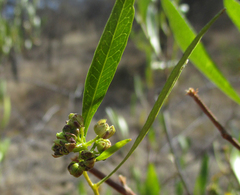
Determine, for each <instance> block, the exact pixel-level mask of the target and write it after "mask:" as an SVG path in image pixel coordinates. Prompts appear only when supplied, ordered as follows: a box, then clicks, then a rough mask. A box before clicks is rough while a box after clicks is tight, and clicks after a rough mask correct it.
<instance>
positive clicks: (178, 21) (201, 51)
mask: <svg viewBox="0 0 240 195" xmlns="http://www.w3.org/2000/svg"><path fill="white" fill-rule="evenodd" d="M161 3H162V6H163V9H164V12H165V13H166V15H167V18H168V20H169V23H170V26H171V30H172V31H173V34H174V37H175V40H176V41H177V43H178V45H179V47H180V48H181V50H183V51H185V50H186V49H187V47H188V45H189V44H190V43H191V41H192V40H193V39H194V37H195V33H194V31H193V30H192V28H191V26H190V24H188V23H187V20H186V19H184V18H183V16H182V15H181V14H180V12H179V11H178V10H177V9H176V7H175V6H174V5H173V3H172V2H171V1H170V0H162V1H161ZM189 59H190V60H191V62H192V63H193V64H194V65H195V66H196V67H197V68H198V69H199V70H200V71H201V72H202V73H203V74H204V75H205V76H206V77H207V78H208V79H209V80H210V81H212V82H213V83H215V85H216V86H217V87H218V88H219V89H221V90H222V91H223V92H224V93H225V94H226V95H228V96H229V97H230V98H231V99H233V100H234V101H236V102H237V103H238V104H240V97H239V95H238V94H237V93H236V91H235V90H234V89H233V87H232V86H231V85H230V83H229V82H228V81H227V80H226V79H225V77H224V76H223V74H222V73H221V72H220V71H219V70H218V68H217V67H216V65H215V64H214V62H213V61H212V60H211V58H210V57H209V55H208V54H207V51H206V50H205V48H204V46H203V44H202V43H199V44H198V45H197V47H196V48H195V49H194V51H193V53H192V54H191V56H190V57H189Z"/></svg>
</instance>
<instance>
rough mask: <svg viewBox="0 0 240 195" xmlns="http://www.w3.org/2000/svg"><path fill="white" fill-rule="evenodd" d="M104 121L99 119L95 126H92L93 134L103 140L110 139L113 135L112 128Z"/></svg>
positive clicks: (113, 129) (113, 130)
mask: <svg viewBox="0 0 240 195" xmlns="http://www.w3.org/2000/svg"><path fill="white" fill-rule="evenodd" d="M106 121H107V120H106V119H101V120H100V121H98V122H97V124H96V125H95V126H94V131H95V133H96V134H97V135H98V136H99V137H101V138H104V139H107V138H110V137H111V136H112V135H113V134H114V133H115V128H114V126H111V127H109V125H108V124H107V123H106Z"/></svg>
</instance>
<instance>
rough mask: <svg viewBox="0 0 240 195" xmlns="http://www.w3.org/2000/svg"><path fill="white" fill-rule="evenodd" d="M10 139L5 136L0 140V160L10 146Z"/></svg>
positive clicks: (0, 160)
mask: <svg viewBox="0 0 240 195" xmlns="http://www.w3.org/2000/svg"><path fill="white" fill-rule="evenodd" d="M10 143H11V140H10V139H9V138H6V139H4V140H1V142H0V162H2V160H3V159H4V157H5V155H6V153H7V150H8V148H9V146H10Z"/></svg>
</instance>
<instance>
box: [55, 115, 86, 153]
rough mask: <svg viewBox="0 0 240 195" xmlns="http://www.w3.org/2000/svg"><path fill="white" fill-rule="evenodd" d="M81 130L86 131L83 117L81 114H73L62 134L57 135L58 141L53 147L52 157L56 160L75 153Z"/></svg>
mask: <svg viewBox="0 0 240 195" xmlns="http://www.w3.org/2000/svg"><path fill="white" fill-rule="evenodd" d="M80 129H84V126H83V117H82V116H81V115H79V114H73V113H71V114H70V115H69V120H67V121H66V125H65V126H64V127H63V129H62V132H60V133H57V134H56V137H57V139H56V140H54V144H53V146H52V150H53V151H54V154H53V155H52V156H53V157H54V158H58V157H61V156H63V155H67V154H69V153H70V152H72V151H73V149H74V148H75V147H76V143H77V138H78V136H79V130H80Z"/></svg>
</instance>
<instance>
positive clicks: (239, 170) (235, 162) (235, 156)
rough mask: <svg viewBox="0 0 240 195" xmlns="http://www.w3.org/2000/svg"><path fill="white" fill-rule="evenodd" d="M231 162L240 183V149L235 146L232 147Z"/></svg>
mask: <svg viewBox="0 0 240 195" xmlns="http://www.w3.org/2000/svg"><path fill="white" fill-rule="evenodd" d="M230 164H231V167H232V170H233V172H234V174H235V176H236V178H237V180H238V183H239V184H240V167H239V164H240V155H239V151H238V150H237V149H235V148H233V149H232V152H231V155H230Z"/></svg>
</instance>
